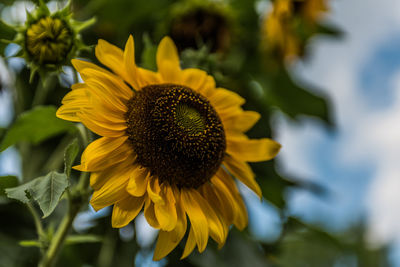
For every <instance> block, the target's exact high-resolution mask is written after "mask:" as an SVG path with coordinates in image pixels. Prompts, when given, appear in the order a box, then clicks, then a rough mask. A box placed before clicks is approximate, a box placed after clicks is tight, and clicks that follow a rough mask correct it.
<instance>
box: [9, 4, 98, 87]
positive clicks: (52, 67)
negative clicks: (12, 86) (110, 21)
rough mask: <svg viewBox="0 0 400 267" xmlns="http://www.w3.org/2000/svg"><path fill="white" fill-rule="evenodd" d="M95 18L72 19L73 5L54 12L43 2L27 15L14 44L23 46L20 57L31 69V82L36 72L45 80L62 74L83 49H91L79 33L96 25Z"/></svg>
mask: <svg viewBox="0 0 400 267" xmlns="http://www.w3.org/2000/svg"><path fill="white" fill-rule="evenodd" d="M94 21H95V20H94V19H91V20H88V21H85V22H77V21H75V20H73V19H72V13H71V11H70V2H69V3H68V4H67V5H66V6H65V7H64V8H63V9H61V10H58V11H56V12H54V13H51V12H50V11H49V9H48V7H47V6H46V4H45V3H44V2H43V1H42V0H41V1H39V5H38V6H37V8H36V9H35V10H34V11H33V12H31V13H28V12H27V20H26V22H25V25H24V26H21V27H19V31H18V34H17V35H16V37H15V39H14V40H13V41H12V42H13V43H16V44H18V45H20V46H21V47H22V50H21V53H20V54H19V56H21V57H22V58H24V59H25V60H26V62H27V64H28V66H29V68H30V69H31V79H32V78H33V76H34V74H35V73H36V72H39V74H41V76H42V77H45V75H46V74H47V73H49V72H54V71H56V72H60V71H61V68H62V66H64V65H68V64H69V62H70V61H71V59H72V58H74V57H76V56H77V55H78V53H79V52H80V51H81V50H84V49H88V47H87V46H86V45H84V43H83V42H82V40H81V38H80V35H79V32H80V31H81V30H83V29H84V28H86V27H88V26H90V25H91V24H93V23H94Z"/></svg>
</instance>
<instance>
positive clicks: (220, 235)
mask: <svg viewBox="0 0 400 267" xmlns="http://www.w3.org/2000/svg"><path fill="white" fill-rule="evenodd" d="M192 197H193V198H194V199H195V201H196V202H197V203H198V204H199V205H200V208H201V210H202V211H203V213H204V214H205V215H206V218H207V222H208V231H209V233H210V236H211V237H212V239H214V240H215V241H216V242H217V243H218V244H223V243H225V240H226V236H227V233H228V232H227V229H226V228H225V227H224V223H223V221H221V218H220V217H219V216H218V215H217V213H216V212H215V209H214V207H212V206H211V205H210V204H209V203H208V202H207V201H206V200H205V199H204V198H203V196H202V195H201V194H200V193H199V192H197V191H193V192H192ZM216 204H217V203H215V202H213V203H212V205H213V206H215V205H216Z"/></svg>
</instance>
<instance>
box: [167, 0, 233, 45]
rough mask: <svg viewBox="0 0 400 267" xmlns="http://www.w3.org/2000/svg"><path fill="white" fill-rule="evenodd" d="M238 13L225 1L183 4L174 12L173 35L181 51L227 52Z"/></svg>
mask: <svg viewBox="0 0 400 267" xmlns="http://www.w3.org/2000/svg"><path fill="white" fill-rule="evenodd" d="M233 17H234V12H233V10H232V9H231V8H230V6H229V5H227V4H226V3H225V2H224V1H209V0H186V1H179V2H177V3H176V4H175V5H174V6H173V7H172V11H171V22H170V23H169V24H170V29H169V32H170V34H171V38H172V39H173V40H174V41H175V42H176V44H177V47H178V50H179V51H182V50H184V49H187V48H193V49H198V48H200V46H201V45H202V44H205V45H208V46H209V48H210V51H211V52H221V53H222V52H226V51H227V50H228V48H229V46H230V42H231V39H232V35H233V32H234V30H235V27H234V19H233Z"/></svg>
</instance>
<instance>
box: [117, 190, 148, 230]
mask: <svg viewBox="0 0 400 267" xmlns="http://www.w3.org/2000/svg"><path fill="white" fill-rule="evenodd" d="M143 204H144V197H131V196H129V197H127V198H125V199H123V200H121V201H118V202H117V203H115V205H114V207H113V212H112V219H111V222H112V227H114V228H121V227H124V226H126V225H127V224H129V223H130V222H131V221H132V220H133V219H135V217H136V216H137V215H138V214H139V212H140V210H141V209H142V207H143Z"/></svg>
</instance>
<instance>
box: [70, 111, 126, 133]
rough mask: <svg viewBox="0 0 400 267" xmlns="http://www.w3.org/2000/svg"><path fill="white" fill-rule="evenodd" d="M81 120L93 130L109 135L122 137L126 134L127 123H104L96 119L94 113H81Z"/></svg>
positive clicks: (79, 115)
mask: <svg viewBox="0 0 400 267" xmlns="http://www.w3.org/2000/svg"><path fill="white" fill-rule="evenodd" d="M78 117H79V119H80V121H81V122H82V123H83V124H84V125H85V126H86V127H87V128H89V129H90V130H91V131H92V132H94V133H96V134H98V135H100V136H107V137H121V136H123V135H125V129H126V125H125V126H124V125H123V124H113V123H104V122H101V121H98V120H96V118H95V117H94V116H93V114H86V113H82V112H81V113H79V114H78Z"/></svg>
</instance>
